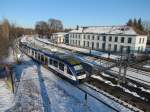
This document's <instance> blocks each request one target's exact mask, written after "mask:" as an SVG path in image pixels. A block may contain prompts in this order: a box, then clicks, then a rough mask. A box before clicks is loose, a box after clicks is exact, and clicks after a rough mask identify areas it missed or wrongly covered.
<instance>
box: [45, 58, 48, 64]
mask: <svg viewBox="0 0 150 112" xmlns="http://www.w3.org/2000/svg"><path fill="white" fill-rule="evenodd" d="M47 64H48V58H47V56H45V65H47Z"/></svg>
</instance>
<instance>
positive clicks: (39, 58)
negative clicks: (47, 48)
mask: <svg viewBox="0 0 150 112" xmlns="http://www.w3.org/2000/svg"><path fill="white" fill-rule="evenodd" d="M37 60H38V61H39V62H40V60H41V56H40V53H38V59H37Z"/></svg>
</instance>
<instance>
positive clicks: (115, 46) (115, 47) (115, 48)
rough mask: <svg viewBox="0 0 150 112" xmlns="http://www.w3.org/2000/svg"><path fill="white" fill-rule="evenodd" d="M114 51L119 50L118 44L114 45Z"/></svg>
mask: <svg viewBox="0 0 150 112" xmlns="http://www.w3.org/2000/svg"><path fill="white" fill-rule="evenodd" d="M114 51H115V52H116V51H117V45H116V44H115V45H114Z"/></svg>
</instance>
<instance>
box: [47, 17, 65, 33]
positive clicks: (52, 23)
mask: <svg viewBox="0 0 150 112" xmlns="http://www.w3.org/2000/svg"><path fill="white" fill-rule="evenodd" d="M48 27H49V29H50V30H56V31H61V30H63V24H62V21H61V20H57V19H49V20H48Z"/></svg>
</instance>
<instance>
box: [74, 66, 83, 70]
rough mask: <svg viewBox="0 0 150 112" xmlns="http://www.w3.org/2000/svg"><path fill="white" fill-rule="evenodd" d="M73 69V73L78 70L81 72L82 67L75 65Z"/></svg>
mask: <svg viewBox="0 0 150 112" xmlns="http://www.w3.org/2000/svg"><path fill="white" fill-rule="evenodd" d="M74 69H75V71H80V70H83V67H82V65H75V66H74Z"/></svg>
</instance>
